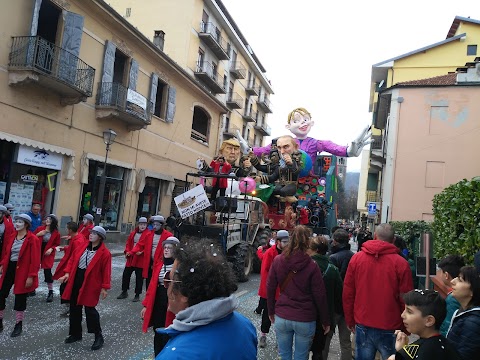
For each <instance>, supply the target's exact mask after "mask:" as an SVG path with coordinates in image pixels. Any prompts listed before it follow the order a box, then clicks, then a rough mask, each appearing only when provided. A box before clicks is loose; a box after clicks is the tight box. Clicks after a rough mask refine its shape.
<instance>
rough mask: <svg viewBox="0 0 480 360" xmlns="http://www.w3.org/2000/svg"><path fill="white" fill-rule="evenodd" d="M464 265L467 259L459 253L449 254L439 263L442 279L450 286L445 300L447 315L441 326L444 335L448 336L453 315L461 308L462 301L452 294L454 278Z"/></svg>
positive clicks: (441, 332)
mask: <svg viewBox="0 0 480 360" xmlns="http://www.w3.org/2000/svg"><path fill="white" fill-rule="evenodd" d="M464 266H465V261H464V260H463V257H461V256H459V255H448V256H447V257H445V258H443V259H442V260H440V262H439V263H438V268H439V269H440V271H441V274H442V281H443V283H444V284H445V286H447V287H448V294H447V297H446V298H445V302H446V304H447V315H446V316H445V320H444V321H443V323H442V326H440V334H442V335H443V336H447V332H448V328H449V327H450V322H451V320H452V316H453V314H454V313H455V311H457V310H458V309H459V308H460V303H459V302H458V301H457V299H455V298H454V297H453V295H452V280H453V279H455V278H456V277H458V274H459V273H460V269H461V268H462V267H464Z"/></svg>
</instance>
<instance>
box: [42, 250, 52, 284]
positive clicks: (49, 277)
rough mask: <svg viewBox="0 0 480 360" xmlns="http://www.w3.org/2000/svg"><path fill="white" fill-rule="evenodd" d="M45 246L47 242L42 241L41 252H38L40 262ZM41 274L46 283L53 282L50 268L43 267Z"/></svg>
mask: <svg viewBox="0 0 480 360" xmlns="http://www.w3.org/2000/svg"><path fill="white" fill-rule="evenodd" d="M46 247H47V243H46V242H42V253H41V254H40V262H41V261H42V260H43V255H44V254H45V248H46ZM43 275H44V276H45V282H46V283H47V284H51V283H53V276H52V269H43Z"/></svg>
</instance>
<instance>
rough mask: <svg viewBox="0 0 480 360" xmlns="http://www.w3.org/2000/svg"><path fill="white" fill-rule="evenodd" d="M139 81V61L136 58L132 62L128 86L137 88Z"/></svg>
mask: <svg viewBox="0 0 480 360" xmlns="http://www.w3.org/2000/svg"><path fill="white" fill-rule="evenodd" d="M137 81H138V61H137V60H135V59H132V60H131V62H130V74H129V81H128V88H129V89H132V90H137Z"/></svg>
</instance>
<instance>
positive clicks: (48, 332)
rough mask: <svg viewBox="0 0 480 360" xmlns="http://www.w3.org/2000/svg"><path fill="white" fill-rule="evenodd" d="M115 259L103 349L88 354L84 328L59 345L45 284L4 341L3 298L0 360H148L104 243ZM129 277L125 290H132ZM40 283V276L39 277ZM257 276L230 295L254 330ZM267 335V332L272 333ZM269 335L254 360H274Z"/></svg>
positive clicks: (60, 331) (147, 343)
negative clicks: (15, 333)
mask: <svg viewBox="0 0 480 360" xmlns="http://www.w3.org/2000/svg"><path fill="white" fill-rule="evenodd" d="M108 247H109V248H110V250H111V251H112V254H113V255H114V256H115V255H117V256H115V257H114V258H113V260H112V289H111V290H110V291H109V295H108V297H107V299H106V300H105V301H101V302H100V304H99V305H98V307H97V309H98V311H99V312H100V317H101V325H102V329H103V333H104V337H105V346H104V347H103V348H102V349H101V350H98V351H96V352H92V351H91V350H90V346H91V345H92V343H93V334H87V333H86V325H85V322H84V323H83V325H84V334H83V340H82V341H81V342H77V343H74V344H70V345H66V344H64V342H63V341H64V339H65V338H66V337H67V335H68V319H66V318H62V317H60V316H59V314H60V312H61V310H62V309H63V308H62V307H61V305H60V299H59V296H58V283H55V285H54V286H55V299H54V302H53V303H46V302H45V298H46V295H47V293H48V290H47V287H46V286H45V285H46V284H45V283H43V282H42V283H41V286H40V287H39V288H38V289H37V295H36V296H35V297H31V298H29V299H28V305H27V311H26V314H25V321H24V332H23V334H22V335H21V336H20V337H18V338H10V333H11V331H12V329H13V326H14V322H15V312H14V311H13V296H10V297H9V298H8V299H7V308H6V309H5V318H4V326H5V329H4V331H3V332H2V333H0V359H9V360H12V359H17V360H27V359H45V360H47V359H48V360H56V359H58V360H60V359H62V360H64V359H71V360H76V359H79V360H80V359H105V360H107V359H115V360H118V359H129V360H143V359H153V334H152V332H151V331H149V332H148V333H147V334H143V333H142V332H141V324H142V323H141V319H140V310H141V309H142V305H141V303H140V302H138V303H133V302H131V301H130V300H131V298H132V292H131V291H130V294H129V295H130V298H129V299H126V300H117V299H116V297H117V295H118V294H119V293H120V290H121V277H122V272H123V267H124V264H125V260H124V258H123V256H118V255H121V253H122V251H123V247H122V246H121V245H119V244H108ZM133 278H134V276H132V282H131V285H132V286H133ZM40 280H41V281H43V273H40ZM259 281H260V276H259V275H258V274H254V275H252V276H251V278H250V280H249V281H248V282H246V283H243V284H239V289H238V291H237V292H236V295H237V296H238V298H239V300H240V307H239V309H238V310H239V311H240V312H241V313H243V314H244V315H245V316H247V317H248V318H249V319H250V320H251V321H252V322H253V323H254V325H255V327H256V328H257V331H259V330H258V329H259V328H260V320H261V318H260V316H259V315H256V314H254V312H253V310H254V309H255V307H256V306H257V303H258V296H257V290H258V285H259ZM272 330H273V329H272ZM276 358H277V354H276V349H275V336H274V332H273V331H271V332H270V334H269V336H268V339H267V348H265V349H259V351H258V359H260V360H270V359H272V360H273V359H276ZM339 358H340V356H339V345H338V339H337V338H336V337H335V338H334V339H333V341H332V347H331V356H329V359H330V360H336V359H339Z"/></svg>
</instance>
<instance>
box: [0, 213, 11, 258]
mask: <svg viewBox="0 0 480 360" xmlns="http://www.w3.org/2000/svg"><path fill="white" fill-rule="evenodd" d="M7 214H8V209H7V207H6V206H3V205H0V261H1V260H2V254H3V253H4V252H5V249H4V247H5V245H6V244H7V240H6V239H7V238H10V237H11V236H13V234H14V232H15V228H14V226H13V224H12V222H11V221H9V219H8V218H7Z"/></svg>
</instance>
